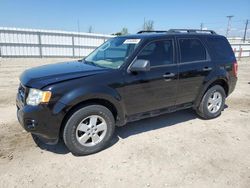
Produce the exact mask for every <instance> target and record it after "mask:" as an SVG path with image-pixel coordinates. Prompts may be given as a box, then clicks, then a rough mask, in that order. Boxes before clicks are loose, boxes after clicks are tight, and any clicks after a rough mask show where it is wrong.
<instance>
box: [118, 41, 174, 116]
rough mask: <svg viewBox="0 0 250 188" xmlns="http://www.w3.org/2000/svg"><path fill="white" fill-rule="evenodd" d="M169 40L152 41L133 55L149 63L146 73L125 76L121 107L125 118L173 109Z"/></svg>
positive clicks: (171, 57) (171, 54)
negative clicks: (167, 108) (168, 108)
mask: <svg viewBox="0 0 250 188" xmlns="http://www.w3.org/2000/svg"><path fill="white" fill-rule="evenodd" d="M174 44H175V43H174V39H173V38H167V39H160V40H157V41H152V42H150V43H149V44H148V45H146V46H145V47H144V48H143V49H142V50H141V51H140V52H139V54H138V55H137V59H145V60H149V61H150V66H151V69H150V71H147V72H137V73H127V74H126V78H125V81H126V86H125V88H124V93H123V94H124V96H123V99H124V104H125V107H126V110H127V114H128V115H133V114H137V113H143V112H148V111H152V110H157V109H162V108H166V107H170V106H174V105H175V100H176V89H177V82H178V65H177V64H176V60H175V59H176V58H175V56H174V54H175V52H174V51H175V45H174Z"/></svg>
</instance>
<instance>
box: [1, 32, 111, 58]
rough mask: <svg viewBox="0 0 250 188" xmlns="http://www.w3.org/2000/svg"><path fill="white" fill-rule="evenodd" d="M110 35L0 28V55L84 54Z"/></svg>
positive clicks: (68, 55)
mask: <svg viewBox="0 0 250 188" xmlns="http://www.w3.org/2000/svg"><path fill="white" fill-rule="evenodd" d="M111 37H112V36H111V35H103V34H92V33H76V32H64V31H48V30H33V29H14V28H1V27H0V57H72V58H75V57H83V56H86V55H88V54H89V53H90V52H92V51H93V50H94V49H95V48H96V47H98V46H99V45H100V44H102V43H103V42H105V41H106V40H107V39H109V38H111Z"/></svg>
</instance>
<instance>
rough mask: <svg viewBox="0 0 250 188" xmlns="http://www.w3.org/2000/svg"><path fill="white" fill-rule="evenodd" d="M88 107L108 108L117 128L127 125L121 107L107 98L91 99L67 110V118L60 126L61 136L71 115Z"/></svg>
mask: <svg viewBox="0 0 250 188" xmlns="http://www.w3.org/2000/svg"><path fill="white" fill-rule="evenodd" d="M88 105H101V106H104V107H106V108H107V109H109V110H110V111H111V113H112V114H113V116H114V119H115V122H116V124H117V126H119V125H120V124H121V125H123V124H125V119H124V115H123V112H122V111H121V109H118V108H119V107H118V106H117V105H115V104H114V103H113V102H111V101H110V100H108V99H105V98H90V99H86V100H84V101H81V102H78V103H76V104H74V105H73V106H71V107H70V108H68V109H67V112H66V114H65V116H64V117H63V120H62V123H61V126H60V136H61V135H62V133H63V130H64V127H65V125H66V123H67V121H68V119H69V118H70V117H71V115H72V114H73V113H74V112H76V111H77V110H79V109H81V108H83V107H84V106H88Z"/></svg>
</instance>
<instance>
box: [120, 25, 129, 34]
mask: <svg viewBox="0 0 250 188" xmlns="http://www.w3.org/2000/svg"><path fill="white" fill-rule="evenodd" d="M121 33H122V35H127V34H128V28H126V27H124V28H122V30H121Z"/></svg>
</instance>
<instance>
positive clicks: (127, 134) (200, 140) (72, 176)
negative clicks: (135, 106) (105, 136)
mask: <svg viewBox="0 0 250 188" xmlns="http://www.w3.org/2000/svg"><path fill="white" fill-rule="evenodd" d="M65 60H66V59H60V60H59V59H0V128H1V131H0V187H80V186H82V187H128V186H129V187H199V188H200V187H208V188H211V187H218V188H221V187H234V188H235V187H245V188H248V187H250V74H249V72H250V59H243V60H242V61H240V62H239V81H238V84H237V87H236V90H235V92H234V93H233V94H232V95H231V96H230V97H229V98H228V99H227V101H226V105H227V108H226V109H225V110H224V112H223V113H222V115H221V116H220V117H219V118H217V119H214V120H209V121H205V120H201V119H199V118H198V117H197V116H196V114H195V113H194V112H193V111H192V110H183V111H179V112H175V113H172V114H167V115H162V116H160V117H156V118H151V119H146V120H142V121H138V122H135V123H130V124H128V125H126V126H124V127H121V128H118V129H117V130H116V133H115V138H114V139H113V142H112V145H111V146H110V147H109V148H107V149H106V150H104V151H101V152H99V153H97V154H94V155H89V156H84V157H75V156H73V155H72V154H71V153H69V152H68V150H67V149H66V148H65V146H64V144H63V143H59V144H58V145H56V146H47V145H44V144H39V146H37V145H36V144H35V142H34V140H33V139H32V137H31V136H30V134H28V133H26V132H25V131H23V129H22V128H21V126H20V125H19V124H18V122H17V120H16V107H15V95H16V90H17V86H18V83H19V81H18V76H19V75H20V73H21V72H22V71H23V70H25V69H26V68H29V67H32V66H37V65H41V64H47V63H52V62H57V61H65Z"/></svg>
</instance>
